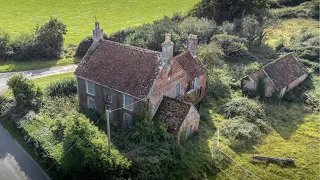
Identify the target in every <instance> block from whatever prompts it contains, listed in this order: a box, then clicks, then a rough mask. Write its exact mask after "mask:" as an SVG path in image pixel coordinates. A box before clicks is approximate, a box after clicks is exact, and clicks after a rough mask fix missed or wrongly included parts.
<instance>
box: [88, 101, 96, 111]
mask: <svg viewBox="0 0 320 180" xmlns="http://www.w3.org/2000/svg"><path fill="white" fill-rule="evenodd" d="M88 107H89V108H90V109H95V104H94V100H92V99H88Z"/></svg>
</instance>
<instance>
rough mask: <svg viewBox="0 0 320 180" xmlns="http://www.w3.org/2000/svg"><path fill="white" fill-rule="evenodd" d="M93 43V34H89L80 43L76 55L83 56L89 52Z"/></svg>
mask: <svg viewBox="0 0 320 180" xmlns="http://www.w3.org/2000/svg"><path fill="white" fill-rule="evenodd" d="M92 43H93V39H92V36H88V37H86V38H84V39H83V40H82V41H81V42H80V44H79V45H78V48H77V51H76V54H75V56H76V57H80V58H82V57H83V56H84V55H85V54H86V53H87V51H88V49H89V48H90V46H91V44H92Z"/></svg>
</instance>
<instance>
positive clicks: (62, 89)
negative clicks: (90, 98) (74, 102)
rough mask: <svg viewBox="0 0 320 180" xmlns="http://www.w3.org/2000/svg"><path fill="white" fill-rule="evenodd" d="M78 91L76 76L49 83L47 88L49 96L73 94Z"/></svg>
mask: <svg viewBox="0 0 320 180" xmlns="http://www.w3.org/2000/svg"><path fill="white" fill-rule="evenodd" d="M76 93H77V85H76V79H75V77H67V78H64V79H61V80H58V81H56V82H53V83H51V84H49V85H48V86H47V87H46V89H45V94H46V95H48V96H73V95H74V94H76Z"/></svg>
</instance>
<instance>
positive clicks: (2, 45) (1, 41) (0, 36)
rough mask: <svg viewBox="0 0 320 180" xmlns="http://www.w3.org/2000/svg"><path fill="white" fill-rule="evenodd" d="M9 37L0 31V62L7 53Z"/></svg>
mask: <svg viewBox="0 0 320 180" xmlns="http://www.w3.org/2000/svg"><path fill="white" fill-rule="evenodd" d="M9 42H10V36H9V34H8V33H6V32H4V31H3V30H1V29H0V61H2V60H3V59H4V58H6V56H7V53H8V51H9Z"/></svg>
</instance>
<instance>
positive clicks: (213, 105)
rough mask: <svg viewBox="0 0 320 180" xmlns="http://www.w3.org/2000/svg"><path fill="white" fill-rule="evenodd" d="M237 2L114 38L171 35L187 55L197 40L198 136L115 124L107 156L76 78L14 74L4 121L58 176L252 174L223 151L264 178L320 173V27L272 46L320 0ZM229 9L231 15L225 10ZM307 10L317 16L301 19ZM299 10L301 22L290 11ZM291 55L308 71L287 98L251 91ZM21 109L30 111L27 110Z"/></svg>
mask: <svg viewBox="0 0 320 180" xmlns="http://www.w3.org/2000/svg"><path fill="white" fill-rule="evenodd" d="M232 2H233V1H231V0H230V1H219V0H211V1H209V0H208V1H201V2H199V3H198V4H197V5H196V6H195V7H194V9H192V10H191V11H190V13H189V14H188V15H186V16H182V15H179V14H175V15H174V16H173V17H164V18H163V19H160V20H158V21H155V22H154V23H150V24H144V25H142V26H139V27H134V28H129V29H124V30H120V31H118V32H116V33H114V34H111V35H109V36H106V37H105V38H106V39H110V40H113V41H118V42H122V43H127V44H130V45H135V46H140V47H144V48H148V49H152V50H157V51H161V43H162V42H163V40H164V39H163V34H165V33H171V34H172V38H173V42H174V43H175V46H174V54H179V53H181V52H183V51H184V50H185V49H186V39H187V37H188V35H189V34H197V35H198V38H199V43H200V45H199V47H198V57H199V59H200V60H201V61H202V62H203V63H204V64H205V66H206V67H207V69H208V70H209V73H208V82H207V84H208V85H207V97H206V98H205V100H204V101H203V102H202V105H201V108H200V114H201V122H200V126H199V131H198V132H197V133H196V134H194V135H192V136H191V137H190V138H188V139H182V141H181V143H180V144H178V143H177V142H176V141H175V139H174V138H173V137H172V135H171V134H169V133H168V132H167V131H166V128H165V127H164V126H163V125H156V124H154V123H153V122H152V121H151V120H148V119H143V118H140V119H137V123H136V125H135V126H134V127H133V128H132V129H131V130H130V131H124V130H122V129H119V128H117V127H113V128H112V132H111V137H112V153H111V156H106V154H107V150H106V147H107V144H108V142H107V138H106V135H105V132H104V128H103V127H104V124H103V121H102V120H101V116H100V115H96V114H95V113H94V112H89V111H88V112H83V111H80V110H79V109H78V105H77V100H76V97H75V93H76V89H75V81H74V79H64V80H62V81H59V82H56V83H54V84H51V85H49V86H48V87H47V88H46V90H45V91H42V90H39V89H38V88H37V87H36V85H34V84H33V83H32V82H31V81H29V80H25V79H23V78H22V77H20V76H16V77H14V78H13V79H11V80H10V81H9V85H10V84H11V85H10V86H11V87H12V90H13V95H14V96H15V99H16V100H15V101H12V100H8V99H6V98H1V99H0V104H1V111H0V118H1V121H2V123H7V124H11V125H12V126H14V127H18V129H19V131H20V133H21V134H23V135H24V136H25V138H26V141H27V142H29V146H30V147H32V148H34V149H35V152H37V153H38V154H39V155H38V156H40V157H41V159H42V160H43V161H44V164H45V165H46V166H47V167H50V165H51V164H53V163H55V165H54V166H53V168H54V170H55V172H58V173H56V174H55V175H57V174H59V175H57V179H59V178H70V179H77V178H79V177H81V178H83V177H91V178H92V177H94V178H101V177H104V178H105V177H110V176H113V177H115V178H132V179H206V178H207V179H223V178H224V177H225V175H224V173H227V174H229V175H231V176H232V177H234V178H240V177H244V176H245V177H247V178H248V179H251V178H253V177H252V176H250V175H249V174H244V173H243V169H241V168H239V167H238V166H237V165H235V164H234V162H232V161H231V160H230V159H229V158H227V157H226V156H224V155H222V154H221V153H218V151H217V149H218V148H219V149H220V150H223V151H224V152H226V153H227V154H229V155H230V156H231V157H232V158H233V159H235V160H236V161H237V162H239V163H240V164H242V166H244V167H246V168H248V169H250V170H251V172H253V173H255V174H256V175H258V176H259V177H261V178H262V179H281V178H289V179H301V178H303V177H308V178H309V179H314V178H316V177H318V176H319V172H317V168H318V166H317V163H318V160H319V154H318V153H317V150H318V148H317V145H319V143H320V142H319V138H320V137H319V134H318V133H317V131H318V129H317V126H319V123H317V119H319V118H320V117H319V115H318V114H317V112H318V111H319V108H320V107H319V99H320V94H319V92H318V91H317V88H320V78H319V74H318V73H319V44H318V43H319V31H318V29H319V27H317V28H313V29H311V28H310V29H301V33H299V34H294V35H292V38H290V39H289V41H290V42H289V43H288V42H286V41H285V40H282V39H277V40H276V41H279V42H277V43H276V46H270V44H268V43H266V40H268V38H270V36H271V35H272V33H273V32H272V31H273V30H276V29H277V28H278V26H279V24H281V23H282V22H283V21H286V20H288V19H287V18H296V17H299V18H301V17H302V16H304V17H303V18H308V20H311V18H317V16H316V15H314V14H312V13H314V8H316V7H317V6H316V1H309V2H302V1H296V0H279V1H277V0H276V1H259V2H260V3H256V2H257V1H249V2H248V4H243V3H234V4H233V6H232V8H231V7H230V4H231V3H232ZM300 3H302V4H300ZM217 4H218V5H219V6H218V5H217ZM299 4H300V5H299ZM247 5H250V8H248V7H246V6H247ZM296 5H298V6H296ZM289 6H290V7H289ZM225 7H229V8H231V9H230V10H228V11H225V9H224V8H225ZM268 7H271V8H272V9H271V10H270V9H269V8H268ZM212 9H214V10H213V11H210V10H212ZM222 9H224V10H223V11H222ZM293 9H294V10H293ZM297 9H299V11H296V10H297ZM301 9H303V12H308V13H309V14H306V15H301V13H300V12H302V11H300V10H301ZM291 11H294V12H293V14H295V15H294V16H293V15H284V13H288V14H290V13H291V14H292V12H291ZM221 16H223V17H226V19H223V20H222V19H219V17H221ZM217 19H219V21H217ZM289 20H290V19H289ZM311 21H312V20H311ZM91 43H92V41H91V39H90V38H86V39H85V40H84V41H83V42H82V43H81V44H80V46H79V49H78V52H79V53H78V55H79V56H80V57H81V56H83V55H84V53H83V52H85V51H86V48H88V47H89V45H90V44H91ZM81 52H82V53H81ZM288 52H293V53H296V55H297V56H298V57H299V58H300V59H301V62H302V63H303V64H304V65H305V66H306V67H307V68H308V71H309V73H310V75H309V77H308V78H307V80H306V81H304V82H303V83H302V84H300V85H299V86H298V87H296V88H295V89H294V90H293V91H291V92H289V93H287V94H286V96H285V97H283V99H282V100H281V101H279V100H275V99H272V98H271V99H265V98H260V97H259V92H256V93H253V94H250V95H248V96H246V95H243V94H242V91H241V89H240V80H241V78H243V77H245V76H246V75H248V74H249V73H251V72H253V71H255V70H257V69H258V68H259V67H261V66H262V65H264V64H266V63H268V62H270V61H272V60H274V59H276V58H278V57H279V56H280V55H282V54H283V53H288ZM18 81H19V82H20V83H14V82H18ZM10 82H11V83H10ZM22 86H23V87H22ZM24 87H27V88H24ZM261 91H262V90H261ZM42 94H44V96H42ZM39 101H41V103H38V102H39ZM36 102H37V103H36ZM21 103H24V104H28V107H29V108H28V109H26V108H23V110H21V109H22V108H21V107H19V105H20V104H21ZM34 105H38V106H34ZM99 120H100V121H99ZM93 123H96V125H98V126H99V127H100V129H98V128H97V127H96V126H94V124H93ZM218 128H219V130H220V139H218V138H217V136H218V134H217V129H218ZM218 141H219V142H220V145H219V147H217V142H218ZM73 145H74V147H72V146H73ZM71 147H72V148H71ZM69 149H70V150H69ZM309 153H313V154H315V155H314V156H315V157H311V156H309V155H308V154H309ZM254 154H262V155H266V156H276V157H283V158H294V159H295V160H296V167H285V166H281V165H276V164H270V165H268V164H264V163H256V162H252V160H251V158H252V155H254ZM219 168H221V169H222V170H224V172H222V171H221V169H219Z"/></svg>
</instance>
